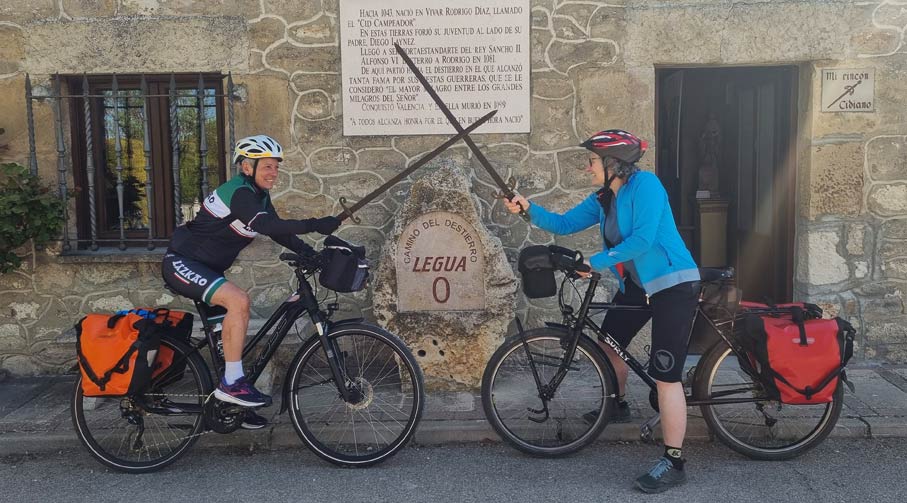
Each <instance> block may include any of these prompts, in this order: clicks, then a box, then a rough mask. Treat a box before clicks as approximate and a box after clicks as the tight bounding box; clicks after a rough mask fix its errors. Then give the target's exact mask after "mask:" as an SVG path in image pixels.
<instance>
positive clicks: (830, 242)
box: [797, 230, 850, 285]
mask: <svg viewBox="0 0 907 503" xmlns="http://www.w3.org/2000/svg"><path fill="white" fill-rule="evenodd" d="M840 240H841V236H840V235H839V233H838V231H836V230H811V231H808V232H806V233H804V234H803V235H801V236H800V247H799V252H798V253H797V262H798V263H797V277H798V279H799V281H801V282H803V283H808V284H811V285H829V284H833V283H839V282H841V281H844V280H846V279H847V278H849V277H850V271H849V269H848V267H847V260H846V259H845V258H844V257H842V256H841V254H840V253H839V252H838V243H839V242H840Z"/></svg>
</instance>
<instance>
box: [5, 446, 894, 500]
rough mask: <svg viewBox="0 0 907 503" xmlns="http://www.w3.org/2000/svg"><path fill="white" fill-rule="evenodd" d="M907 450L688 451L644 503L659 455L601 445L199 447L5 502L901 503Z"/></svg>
mask: <svg viewBox="0 0 907 503" xmlns="http://www.w3.org/2000/svg"><path fill="white" fill-rule="evenodd" d="M905 450H907V439H890V440H884V439H875V440H855V439H831V440H827V441H826V442H825V443H824V444H822V445H821V446H819V447H818V448H817V449H816V450H814V451H812V452H810V453H808V454H806V455H804V456H802V457H800V458H798V459H796V460H793V461H786V462H757V461H750V460H748V459H745V458H743V457H740V456H738V455H737V454H735V453H733V452H731V451H730V450H728V449H727V448H725V447H723V446H721V445H719V444H710V443H694V444H692V445H689V446H687V448H686V449H685V450H684V453H685V457H686V458H688V460H689V462H688V476H689V481H688V483H687V484H686V485H685V486H683V487H680V488H677V489H675V490H673V491H670V492H668V493H664V494H660V495H644V494H640V493H638V492H636V491H635V490H634V489H633V488H632V481H633V479H634V478H635V477H636V476H637V475H638V474H639V472H640V471H641V470H642V469H643V468H648V465H649V463H650V462H651V460H653V459H654V458H655V457H657V456H658V455H660V453H661V451H660V449H659V448H657V447H655V446H651V445H643V444H639V443H632V444H624V443H599V444H595V445H594V446H592V447H590V448H587V449H586V450H584V451H582V452H580V453H578V454H576V455H573V456H570V457H567V458H562V459H536V458H530V457H527V456H524V455H522V454H520V453H518V452H516V451H514V450H512V449H510V448H507V447H506V446H503V445H501V444H489V445H477V444H472V445H459V446H444V447H410V448H407V449H405V450H403V451H402V452H401V453H399V454H397V456H395V457H394V458H392V459H390V460H389V461H387V462H385V463H383V464H381V465H379V466H375V467H372V468H367V469H357V470H353V469H341V468H336V467H333V466H331V465H328V464H326V463H325V462H323V461H321V460H319V459H318V458H316V457H315V456H314V455H312V454H311V453H309V452H308V451H306V450H305V449H304V448H302V447H300V449H298V450H283V451H256V452H237V451H228V450H225V449H205V448H203V446H201V445H200V446H199V447H197V448H195V449H193V450H192V451H190V452H189V453H188V455H187V456H185V457H184V458H182V459H180V460H178V461H177V462H176V464H174V465H171V466H170V467H169V468H167V469H165V470H163V471H161V472H158V473H154V474H148V475H124V474H119V473H116V472H111V471H108V470H106V469H105V468H103V467H102V466H101V465H100V464H98V463H97V462H95V461H94V460H93V459H92V458H90V457H89V455H88V454H87V452H86V451H66V452H59V453H56V454H54V455H53V456H50V455H42V456H17V457H6V458H0V501H9V502H26V501H28V502H32V501H38V502H44V501H91V502H93V503H95V502H106V501H110V502H117V503H123V502H130V503H131V502H143V501H154V502H159V501H167V502H170V501H195V502H201V501H214V500H218V501H228V502H241V501H262V502H264V501H294V502H313V501H319V502H337V503H341V502H343V503H346V502H369V503H374V502H385V501H386V502H394V503H406V502H424V501H432V502H435V501H438V502H447V501H451V502H486V501H488V502H495V503H510V502H536V501H537V502H546V503H548V502H571V503H572V502H587V501H589V502H593V501H594V502H605V501H621V502H624V501H647V502H649V501H651V502H656V501H671V502H678V501H681V502H684V503H693V502H708V503H718V502H725V501H726V502H748V501H752V502H759V503H765V502H769V501H778V502H797V503H808V502H822V503H832V502H848V503H850V502H855V501H856V502H874V503H876V502H898V503H903V502H904V501H907V477H904V468H905V467H907V454H905Z"/></svg>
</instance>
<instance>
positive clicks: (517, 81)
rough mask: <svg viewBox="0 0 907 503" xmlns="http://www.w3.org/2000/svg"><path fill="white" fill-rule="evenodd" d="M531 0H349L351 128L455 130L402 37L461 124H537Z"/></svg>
mask: <svg viewBox="0 0 907 503" xmlns="http://www.w3.org/2000/svg"><path fill="white" fill-rule="evenodd" d="M529 10H530V6H529V0H484V1H477V0H432V1H430V2H425V1H424V0H341V2H340V57H341V61H342V65H341V66H342V79H343V85H342V88H343V134H344V135H347V136H358V135H368V136H374V135H414V134H450V133H452V132H453V131H454V130H453V127H452V126H451V125H450V124H449V123H448V121H447V119H446V118H445V117H444V114H443V113H442V112H441V111H440V110H438V107H437V106H436V105H435V104H434V102H432V100H431V97H430V96H429V95H428V94H427V93H426V92H425V90H424V89H422V86H421V85H420V84H419V81H418V80H417V79H416V77H415V76H414V75H413V74H412V72H411V71H410V70H409V68H407V67H406V64H405V63H404V62H403V60H402V59H401V58H400V57H399V56H398V55H397V52H396V51H395V49H394V43H397V44H399V45H400V46H401V47H402V48H403V49H404V50H405V51H406V53H407V54H408V55H409V56H410V57H411V58H412V60H413V61H414V62H415V64H416V66H418V67H419V69H420V70H421V71H422V73H424V74H425V76H426V78H427V79H428V81H429V82H430V83H431V84H432V86H433V87H434V88H435V90H436V91H437V92H438V94H439V95H440V96H441V99H442V100H444V102H445V103H446V104H447V106H448V107H449V108H450V110H451V111H452V112H453V114H454V115H455V116H456V117H457V119H458V120H459V122H460V123H461V124H464V125H466V124H471V123H472V122H474V121H475V120H476V119H478V118H479V117H481V116H482V115H484V114H486V113H488V112H489V111H490V110H492V109H497V110H498V113H497V115H496V116H495V117H492V118H491V120H489V121H488V123H486V124H484V125H483V126H482V127H480V128H479V129H478V130H477V132H478V133H528V132H529V123H530V117H529V102H530V95H529V20H530V12H529Z"/></svg>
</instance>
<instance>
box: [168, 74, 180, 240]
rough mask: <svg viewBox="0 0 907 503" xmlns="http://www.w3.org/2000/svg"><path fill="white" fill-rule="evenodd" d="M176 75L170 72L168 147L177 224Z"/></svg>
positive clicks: (178, 199) (176, 223) (178, 187)
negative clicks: (171, 156)
mask: <svg viewBox="0 0 907 503" xmlns="http://www.w3.org/2000/svg"><path fill="white" fill-rule="evenodd" d="M176 100H177V96H176V76H175V75H174V74H172V73H171V74H170V148H171V151H172V152H173V161H172V163H173V218H174V225H179V224H180V223H182V221H183V213H182V208H181V205H180V203H181V201H180V143H179V120H178V119H177V107H176Z"/></svg>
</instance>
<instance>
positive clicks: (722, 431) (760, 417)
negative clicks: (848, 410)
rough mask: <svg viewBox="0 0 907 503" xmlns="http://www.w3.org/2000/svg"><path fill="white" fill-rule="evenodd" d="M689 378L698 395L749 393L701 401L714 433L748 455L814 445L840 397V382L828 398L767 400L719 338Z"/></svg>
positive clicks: (783, 453)
mask: <svg viewBox="0 0 907 503" xmlns="http://www.w3.org/2000/svg"><path fill="white" fill-rule="evenodd" d="M693 382H694V384H693V396H694V397H695V398H696V399H698V400H703V399H708V398H723V399H753V401H752V402H745V403H730V404H716V405H702V406H701V409H702V415H703V417H704V418H705V421H706V423H707V424H708V425H709V429H710V430H711V431H712V432H713V433H714V434H715V436H717V437H718V439H719V440H721V442H722V443H724V444H725V445H727V446H728V447H730V448H731V449H733V450H735V451H737V452H739V453H741V454H743V455H745V456H748V457H750V458H753V459H762V460H783V459H791V458H794V457H797V456H799V455H801V454H803V453H804V452H806V451H807V450H809V449H811V448H813V447H815V446H816V445H818V444H819V443H820V442H822V440H824V439H825V437H827V436H828V434H829V433H831V431H832V430H833V429H834V427H835V423H837V421H838V416H839V415H840V414H841V407H842V405H843V403H844V389H843V388H842V386H841V384H840V383H838V388H837V389H836V390H835V393H834V395H833V396H832V401H831V402H830V403H824V404H816V405H788V404H783V403H781V402H778V401H776V400H771V399H769V397H768V396H767V395H766V393H765V391H764V390H763V386H762V385H761V384H759V382H758V381H757V380H754V379H753V378H752V377H751V376H750V375H749V374H747V373H746V372H744V371H743V370H742V369H741V368H740V364H739V362H738V361H737V355H736V354H735V353H734V352H733V351H731V348H730V347H728V345H727V344H724V343H722V344H719V345H717V346H715V347H714V348H712V349H711V350H710V351H709V352H708V353H707V354H706V355H705V356H704V357H703V359H702V361H701V362H700V364H699V366H698V367H697V369H696V376H695V378H694V381H693Z"/></svg>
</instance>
